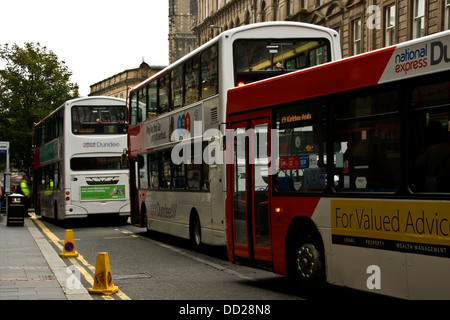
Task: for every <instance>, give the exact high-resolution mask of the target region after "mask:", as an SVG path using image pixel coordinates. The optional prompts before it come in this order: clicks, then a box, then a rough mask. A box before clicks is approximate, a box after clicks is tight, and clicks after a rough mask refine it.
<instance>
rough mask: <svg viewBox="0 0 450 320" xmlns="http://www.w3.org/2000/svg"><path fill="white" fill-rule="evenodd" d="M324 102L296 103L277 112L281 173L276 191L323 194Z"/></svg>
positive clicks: (324, 178) (324, 149) (324, 173)
mask: <svg viewBox="0 0 450 320" xmlns="http://www.w3.org/2000/svg"><path fill="white" fill-rule="evenodd" d="M322 106H323V102H322V101H313V102H306V103H304V102H297V103H293V104H290V105H288V106H286V107H284V108H280V109H278V111H277V120H276V121H277V129H278V137H279V141H278V148H279V153H278V154H279V157H280V158H279V172H278V173H277V175H276V177H275V179H274V181H275V184H274V187H275V190H276V191H277V192H323V191H325V188H326V170H325V164H326V159H325V155H326V143H325V141H324V139H325V130H324V126H323V124H322V118H323V115H322V110H323V108H322Z"/></svg>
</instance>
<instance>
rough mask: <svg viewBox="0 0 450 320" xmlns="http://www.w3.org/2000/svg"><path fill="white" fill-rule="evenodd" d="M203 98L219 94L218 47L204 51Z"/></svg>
mask: <svg viewBox="0 0 450 320" xmlns="http://www.w3.org/2000/svg"><path fill="white" fill-rule="evenodd" d="M201 73H202V77H201V80H202V98H206V97H209V96H211V95H214V94H217V92H218V89H219V87H218V79H219V77H218V73H219V72H218V60H217V46H213V47H211V48H208V49H207V50H206V51H204V52H203V53H202V55H201Z"/></svg>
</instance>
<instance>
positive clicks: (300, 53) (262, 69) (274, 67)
mask: <svg viewBox="0 0 450 320" xmlns="http://www.w3.org/2000/svg"><path fill="white" fill-rule="evenodd" d="M233 59H234V72H235V86H237V85H238V84H239V83H250V82H253V81H258V80H262V79H265V78H269V77H273V76H276V75H279V74H282V73H286V72H291V71H294V70H300V69H303V68H307V67H311V66H314V65H317V64H321V63H325V62H329V61H331V50H330V43H329V41H328V40H326V39H239V40H236V41H235V42H234V43H233Z"/></svg>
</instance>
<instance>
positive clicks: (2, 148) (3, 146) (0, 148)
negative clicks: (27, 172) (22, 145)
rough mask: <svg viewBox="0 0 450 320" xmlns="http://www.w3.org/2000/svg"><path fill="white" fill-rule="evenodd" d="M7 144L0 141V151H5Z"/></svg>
mask: <svg viewBox="0 0 450 320" xmlns="http://www.w3.org/2000/svg"><path fill="white" fill-rule="evenodd" d="M8 144H9V143H8V142H7V141H0V153H6V152H7V151H8V147H9V146H8Z"/></svg>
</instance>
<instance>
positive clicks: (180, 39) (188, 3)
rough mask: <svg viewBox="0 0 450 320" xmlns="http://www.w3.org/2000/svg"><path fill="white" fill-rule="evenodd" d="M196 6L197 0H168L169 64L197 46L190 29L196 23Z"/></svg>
mask: <svg viewBox="0 0 450 320" xmlns="http://www.w3.org/2000/svg"><path fill="white" fill-rule="evenodd" d="M197 8H198V5H197V0H169V64H171V63H173V62H175V61H176V60H178V59H179V58H181V57H183V56H185V55H186V54H187V53H189V52H191V51H192V50H194V49H195V48H196V47H197V45H196V36H195V34H194V33H193V32H192V31H191V28H192V27H193V26H195V25H196V23H197V16H198V12H197V11H198V10H197Z"/></svg>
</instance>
